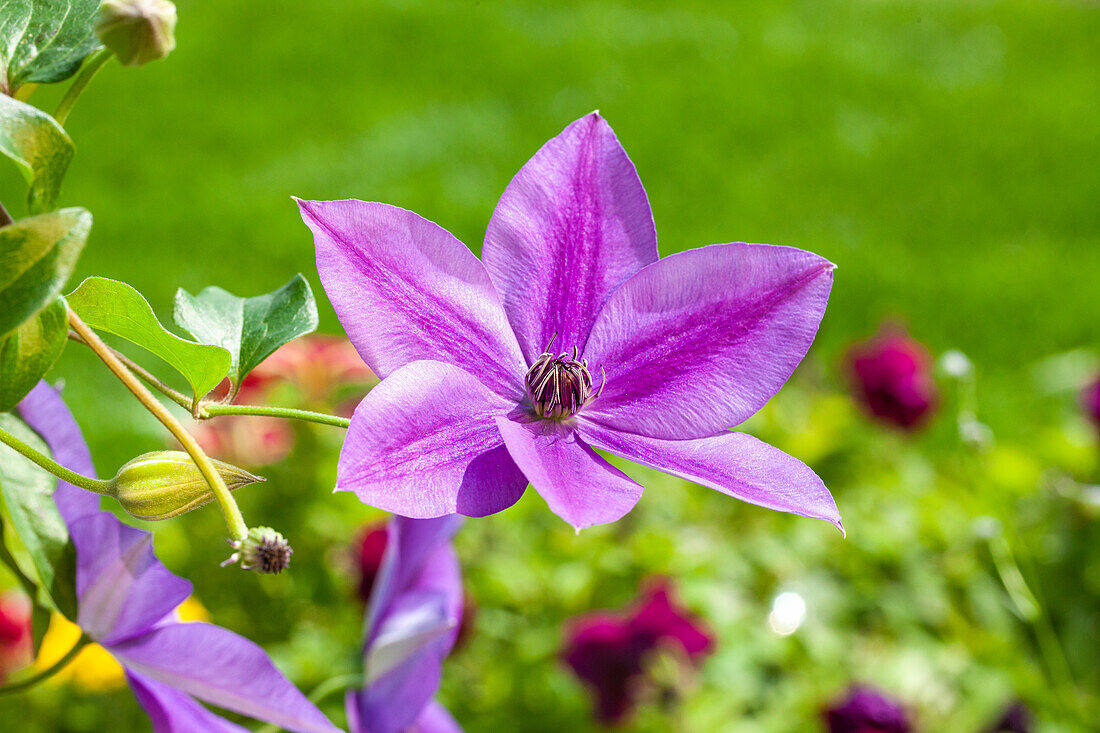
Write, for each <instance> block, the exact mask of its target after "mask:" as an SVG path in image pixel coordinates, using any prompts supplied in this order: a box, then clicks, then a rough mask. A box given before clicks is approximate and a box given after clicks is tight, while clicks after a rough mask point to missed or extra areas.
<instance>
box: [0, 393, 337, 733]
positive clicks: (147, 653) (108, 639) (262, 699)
mask: <svg viewBox="0 0 1100 733" xmlns="http://www.w3.org/2000/svg"><path fill="white" fill-rule="evenodd" d="M19 410H20V412H21V413H22V415H23V419H24V420H26V422H27V424H28V425H30V426H31V427H32V428H34V430H35V431H37V432H38V434H39V435H41V436H42V438H43V440H45V441H46V443H47V445H49V447H50V450H51V452H52V453H53V456H54V459H55V460H57V461H58V462H59V463H61V464H62V465H64V466H66V467H67V468H70V469H72V470H74V471H76V472H78V473H82V474H84V475H85V476H94V475H95V469H94V468H93V466H92V460H91V456H90V455H89V453H88V446H87V445H86V444H85V442H84V438H83V436H82V435H81V434H80V428H79V427H78V426H77V424H76V422H75V421H74V420H73V417H72V414H71V413H70V412H69V409H68V407H66V406H65V403H64V402H63V401H62V400H61V396H60V395H59V394H58V393H57V392H56V391H55V390H54V389H52V388H51V387H50V386H49V385H47V384H46V383H45V382H40V383H39V384H38V386H37V387H35V388H34V389H33V390H32V391H31V393H30V394H29V395H27V396H26V397H25V398H24V399H23V401H22V402H21V403H20V405H19ZM54 501H55V502H56V504H57V508H58V510H59V511H60V513H61V516H62V518H63V519H64V520H65V524H66V525H67V526H68V528H69V535H70V537H71V538H72V541H73V545H74V546H75V547H76V591H77V598H78V615H77V618H76V619H75V621H76V622H77V625H78V626H80V628H81V629H82V630H83V631H84V633H85V634H87V635H88V636H89V637H91V638H92V639H93V640H94V641H95V642H97V643H98V644H99V645H101V646H102V647H103V648H105V649H106V650H107V651H108V652H110V653H111V654H112V655H113V656H114V657H115V659H117V660H118V661H119V663H120V664H121V665H122V666H123V668H125V670H126V679H127V681H128V682H129V683H130V687H131V688H132V689H133V691H134V695H135V696H136V697H137V699H138V702H140V703H141V705H142V707H144V708H145V711H146V712H147V713H148V714H149V717H150V719H151V720H152V723H153V730H154V732H155V733H178V732H180V731H198V730H201V731H210V732H212V733H247V729H246V728H242V727H241V726H239V725H237V724H235V723H231V722H229V721H228V720H226V719H225V718H222V717H221V716H218V715H215V714H214V713H212V712H210V711H209V710H207V709H206V708H205V707H203V706H202V705H200V704H199V703H198V702H196V701H195V699H194V698H199V699H200V700H204V701H206V702H209V703H212V704H214V705H217V706H219V707H223V708H226V709H227V710H233V711H234V712H238V713H241V714H242V715H247V716H250V717H253V718H256V719H259V720H265V721H268V722H270V723H274V724H276V725H278V726H281V727H283V728H286V729H288V730H292V731H299V733H332V732H333V731H339V728H337V727H335V726H334V725H333V724H332V723H331V722H329V720H328V719H327V718H326V717H325V716H324V714H323V713H322V712H321V711H320V710H318V709H317V707H316V706H314V705H313V703H311V702H309V700H307V699H306V697H305V695H303V694H302V693H301V692H299V690H298V688H296V687H295V686H294V685H293V684H292V683H291V682H290V680H288V679H287V678H286V677H284V676H283V674H282V673H281V672H279V670H278V669H276V667H275V665H274V664H272V663H271V660H270V659H268V657H267V655H266V654H265V653H264V651H263V649H261V648H260V647H259V646H257V645H256V644H254V643H252V642H251V641H249V640H248V639H245V638H244V637H243V636H239V635H237V634H234V633H233V632H231V631H229V630H227V629H223V628H221V627H220V626H214V625H213V624H207V623H183V622H180V621H179V620H178V616H177V614H176V612H175V609H176V607H177V606H179V604H180V603H181V602H182V601H184V600H185V599H186V598H187V597H188V596H190V595H191V583H190V582H189V581H187V580H184V579H183V578H181V577H179V576H177V575H174V574H173V573H172V572H171V571H170V570H168V568H166V567H165V566H164V565H163V564H161V562H160V561H159V560H158V559H157V557H156V555H155V554H154V553H153V536H152V534H150V533H149V532H143V531H141V530H138V529H135V528H133V527H129V526H127V525H125V524H123V523H122V522H120V521H119V520H118V519H117V518H115V516H114V515H113V514H111V513H110V512H107V511H101V510H100V509H99V497H98V496H96V495H95V494H93V493H91V492H89V491H85V490H83V489H80V488H77V487H75V486H73V485H72V484H69V483H66V482H65V481H60V480H59V481H58V483H57V489H56V490H55V492H54Z"/></svg>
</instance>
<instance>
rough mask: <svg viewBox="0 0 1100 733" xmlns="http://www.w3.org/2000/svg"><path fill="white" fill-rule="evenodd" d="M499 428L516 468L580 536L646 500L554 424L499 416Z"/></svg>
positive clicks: (634, 486) (569, 432)
mask: <svg viewBox="0 0 1100 733" xmlns="http://www.w3.org/2000/svg"><path fill="white" fill-rule="evenodd" d="M496 421H497V426H498V427H499V428H500V434H501V435H502V436H504V444H505V445H507V446H508V452H509V453H511V454H512V458H513V459H515V462H516V465H518V466H519V467H520V469H522V471H523V473H524V474H526V475H527V479H528V480H529V481H530V482H531V487H532V488H534V489H535V491H537V492H539V495H540V496H542V498H543V499H545V500H546V503H547V504H549V505H550V510H551V511H552V512H554V513H555V514H557V515H558V516H559V517H561V518H562V519H564V520H565V521H566V522H568V523H569V524H571V525H573V527H574V528H575V529H576V530H577V531H578V532H579V531H580V530H582V529H584V528H585V527H591V526H592V525H594V524H606V523H608V522H614V521H616V520H618V519H621V518H622V517H623V516H624V515H625V514H626V513H627V512H629V511H630V510H631V509H633V508H634V505H635V504H637V503H638V499H640V498H641V497H642V487H641V486H640V485H638V484H637V483H635V482H634V481H632V480H631V479H630V478H629V477H628V476H627V475H626V474H624V473H623V472H622V471H620V470H619V469H617V468H615V467H614V466H612V465H611V464H610V463H608V462H607V461H605V460H604V459H603V458H601V457H600V456H599V455H598V454H597V453H596V451H594V450H592V448H590V447H589V446H588V445H587V444H586V443H585V442H584V441H582V440H581V439H580V438H579V437H577V435H576V433H574V432H573V430H572V429H571V428H569V427H567V426H565V425H562V424H561V423H557V422H553V421H550V420H539V421H536V422H516V421H513V420H510V419H509V418H507V417H498V418H497V420H496Z"/></svg>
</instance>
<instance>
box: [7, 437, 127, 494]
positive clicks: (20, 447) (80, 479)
mask: <svg viewBox="0 0 1100 733" xmlns="http://www.w3.org/2000/svg"><path fill="white" fill-rule="evenodd" d="M0 443H3V444H4V445H6V446H8V447H9V448H11V449H12V450H14V451H15V452H17V453H19V454H20V455H22V456H23V457H24V458H26V459H27V460H29V461H30V462H31V463H34V464H35V465H36V466H38V467H39V468H42V469H44V470H46V471H49V472H50V473H52V474H53V475H54V476H57V477H58V478H59V479H61V480H62V481H68V482H69V483H70V484H72V485H73V486H79V487H80V488H82V489H87V490H88V491H94V492H95V493H97V494H105V493H107V492H108V491H109V490H110V488H111V482H110V481H103V480H100V479H96V478H91V477H89V476H84V475H82V474H79V473H77V472H76V471H70V470H69V469H67V468H65V467H64V466H62V465H61V464H60V463H58V462H57V461H55V460H53V459H52V458H50V457H49V456H46V455H43V454H42V453H39V452H38V451H36V450H35V449H34V448H32V447H30V446H29V445H27V444H26V443H24V442H23V441H21V440H20V439H19V438H17V437H15V436H14V435H12V434H11V433H9V432H7V431H6V430H4V429H3V428H0Z"/></svg>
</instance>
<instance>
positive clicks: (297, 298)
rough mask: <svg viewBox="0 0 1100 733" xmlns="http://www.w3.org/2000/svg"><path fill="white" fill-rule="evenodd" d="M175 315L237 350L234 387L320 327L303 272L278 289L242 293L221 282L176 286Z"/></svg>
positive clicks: (197, 332)
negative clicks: (196, 287) (194, 290)
mask: <svg viewBox="0 0 1100 733" xmlns="http://www.w3.org/2000/svg"><path fill="white" fill-rule="evenodd" d="M174 315H175V319H176V323H178V324H179V325H180V326H181V327H183V328H184V329H186V331H187V332H188V333H190V334H191V335H192V336H194V337H195V338H196V339H198V340H199V341H200V342H201V343H204V344H214V345H216V346H221V347H222V348H224V349H227V350H228V351H229V353H230V354H232V355H233V363H232V365H231V366H230V368H229V379H230V380H231V381H232V382H233V386H234V392H235V391H236V387H238V386H240V383H241V380H242V379H244V377H245V375H247V374H248V373H249V372H250V371H252V370H253V369H255V368H256V366H257V365H258V364H259V363H260V362H261V361H263V360H264V359H266V358H267V357H269V356H271V354H272V352H274V351H275V349H277V348H279V347H280V346H282V345H283V344H285V343H287V342H289V341H293V340H294V339H296V338H298V337H299V336H303V335H305V334H307V333H310V332H312V331H315V330H316V329H317V302H316V301H315V300H314V299H313V291H311V290H310V289H309V283H308V282H306V279H305V278H304V277H302V276H301V274H298V275H295V276H294V277H293V278H292V279H291V281H290V282H288V283H287V284H286V285H284V286H283V287H281V288H279V289H278V290H276V291H274V292H271V293H267V294H266V295H257V296H255V297H253V298H240V297H237V296H236V295H233V294H232V293H229V292H227V291H225V290H222V289H221V288H216V287H209V288H204V289H203V290H202V291H201V292H200V293H199V294H198V295H191V294H190V293H188V292H187V291H186V290H184V289H183V288H180V289H179V290H178V291H176V307H175V313H174Z"/></svg>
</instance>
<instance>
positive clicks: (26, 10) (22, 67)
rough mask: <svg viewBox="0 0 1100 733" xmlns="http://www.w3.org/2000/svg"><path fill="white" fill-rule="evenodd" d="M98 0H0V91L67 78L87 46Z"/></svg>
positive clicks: (92, 39)
mask: <svg viewBox="0 0 1100 733" xmlns="http://www.w3.org/2000/svg"><path fill="white" fill-rule="evenodd" d="M98 15H99V0H0V92H3V93H5V94H12V93H14V92H15V90H16V89H18V88H19V86H20V85H22V84H26V83H27V82H32V81H33V82H40V83H43V84H45V83H49V82H55V81H62V80H64V79H68V78H69V77H70V76H72V75H73V74H75V73H76V70H77V69H79V68H80V64H81V62H82V61H84V59H85V58H86V57H87V56H88V54H90V53H91V52H92V51H95V50H96V49H97V48H99V47H100V43H99V39H97V38H96V36H95V23H96V19H97V18H98Z"/></svg>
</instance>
